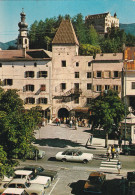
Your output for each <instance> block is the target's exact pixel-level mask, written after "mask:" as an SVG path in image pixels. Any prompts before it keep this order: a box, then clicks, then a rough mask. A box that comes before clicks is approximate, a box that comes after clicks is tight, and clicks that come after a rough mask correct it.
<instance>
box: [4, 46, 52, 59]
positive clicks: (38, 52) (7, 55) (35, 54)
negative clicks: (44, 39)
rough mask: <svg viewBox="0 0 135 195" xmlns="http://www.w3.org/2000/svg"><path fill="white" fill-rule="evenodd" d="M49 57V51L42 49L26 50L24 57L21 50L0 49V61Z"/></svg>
mask: <svg viewBox="0 0 135 195" xmlns="http://www.w3.org/2000/svg"><path fill="white" fill-rule="evenodd" d="M51 57H52V55H51V52H48V51H46V50H44V49H33V50H26V56H25V57H24V55H23V50H0V61H23V60H25V61H26V60H30V61H32V60H45V59H50V58H51Z"/></svg>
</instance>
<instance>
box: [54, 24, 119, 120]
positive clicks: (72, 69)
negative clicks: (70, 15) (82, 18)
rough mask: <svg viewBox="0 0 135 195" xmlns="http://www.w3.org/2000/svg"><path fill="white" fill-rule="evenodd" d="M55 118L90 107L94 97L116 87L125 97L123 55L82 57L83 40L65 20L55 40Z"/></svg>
mask: <svg viewBox="0 0 135 195" xmlns="http://www.w3.org/2000/svg"><path fill="white" fill-rule="evenodd" d="M52 44H53V45H52V80H53V82H52V83H53V84H52V90H53V91H52V96H53V100H52V102H53V106H52V108H53V111H52V113H53V118H55V117H57V116H59V117H61V116H65V117H67V116H68V115H69V114H68V113H69V112H70V111H71V110H75V111H76V112H77V111H83V110H84V108H85V109H87V107H88V106H89V104H90V102H91V99H92V98H95V97H97V96H98V95H99V94H100V93H101V92H102V91H104V90H109V89H114V90H117V91H118V92H119V95H120V96H121V81H122V79H121V72H122V68H123V54H122V53H112V54H97V55H96V58H95V59H93V56H79V52H78V50H79V43H78V41H77V38H76V35H75V32H74V29H73V26H72V24H71V22H70V21H68V20H63V21H62V23H61V24H60V27H59V29H58V31H57V33H56V35H55V37H54V40H53V42H52Z"/></svg>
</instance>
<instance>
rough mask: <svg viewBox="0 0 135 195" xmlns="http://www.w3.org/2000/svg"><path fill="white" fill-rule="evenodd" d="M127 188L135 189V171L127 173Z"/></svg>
mask: <svg viewBox="0 0 135 195" xmlns="http://www.w3.org/2000/svg"><path fill="white" fill-rule="evenodd" d="M127 181H128V187H131V188H133V187H134V188H135V171H132V172H127Z"/></svg>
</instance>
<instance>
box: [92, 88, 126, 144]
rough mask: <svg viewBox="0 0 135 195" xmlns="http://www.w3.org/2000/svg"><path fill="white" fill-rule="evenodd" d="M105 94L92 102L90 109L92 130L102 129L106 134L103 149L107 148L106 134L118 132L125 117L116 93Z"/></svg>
mask: <svg viewBox="0 0 135 195" xmlns="http://www.w3.org/2000/svg"><path fill="white" fill-rule="evenodd" d="M105 92H106V91H105ZM105 92H103V93H101V94H100V95H99V96H98V97H97V98H96V99H94V100H93V102H92V104H91V107H90V109H91V112H92V116H91V121H92V129H93V130H94V129H95V128H97V127H99V128H103V130H104V131H105V134H106V139H105V147H107V145H108V134H109V133H111V132H112V131H114V130H115V131H116V130H118V128H119V123H120V121H121V120H122V119H123V118H124V116H125V105H124V103H123V102H122V101H121V99H120V97H119V96H118V93H117V92H116V91H113V90H108V91H107V93H105Z"/></svg>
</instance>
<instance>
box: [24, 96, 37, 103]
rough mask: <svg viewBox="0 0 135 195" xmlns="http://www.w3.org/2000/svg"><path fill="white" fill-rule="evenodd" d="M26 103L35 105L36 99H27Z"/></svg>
mask: <svg viewBox="0 0 135 195" xmlns="http://www.w3.org/2000/svg"><path fill="white" fill-rule="evenodd" d="M25 103H26V104H34V103H35V98H33V97H28V98H26V101H25Z"/></svg>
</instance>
